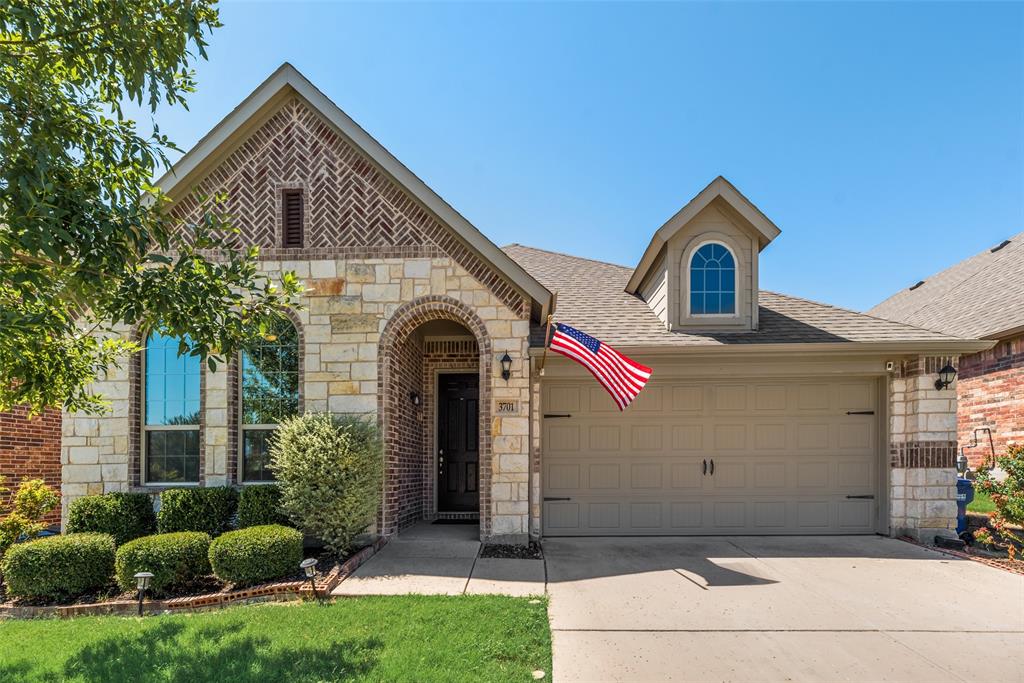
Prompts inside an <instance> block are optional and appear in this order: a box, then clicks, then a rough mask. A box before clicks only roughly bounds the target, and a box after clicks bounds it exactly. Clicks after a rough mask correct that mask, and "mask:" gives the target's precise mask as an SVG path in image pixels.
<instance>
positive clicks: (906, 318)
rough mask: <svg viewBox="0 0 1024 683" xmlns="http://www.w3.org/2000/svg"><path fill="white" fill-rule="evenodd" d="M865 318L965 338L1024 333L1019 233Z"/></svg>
mask: <svg viewBox="0 0 1024 683" xmlns="http://www.w3.org/2000/svg"><path fill="white" fill-rule="evenodd" d="M868 313H870V314H871V315H877V316H879V317H880V318H886V319H889V320H899V321H901V322H906V323H910V324H912V325H919V326H921V327H927V328H929V329H932V330H940V331H943V332H946V333H948V334H955V335H960V336H965V337H980V338H986V339H1000V338H1004V337H1007V336H1010V335H1013V334H1016V333H1018V332H1024V232H1021V233H1018V234H1016V235H1014V236H1013V237H1011V238H1010V239H1009V240H1005V241H1003V242H1000V244H998V245H995V246H994V247H992V248H990V249H986V250H985V251H983V252H981V253H980V254H975V255H974V256H972V257H970V258H968V259H965V260H963V261H961V262H960V263H957V264H956V265H954V266H952V267H950V268H947V269H946V270H944V271H942V272H941V273H936V274H935V275H932V276H931V277H929V278H927V279H926V280H924V281H923V282H922V283H918V284H916V285H914V286H912V287H909V288H907V289H904V290H902V291H899V292H897V293H896V294H893V295H892V296H891V297H889V298H888V299H886V300H885V301H883V302H882V303H880V304H878V305H877V306H875V307H874V308H872V309H871V310H870V311H868Z"/></svg>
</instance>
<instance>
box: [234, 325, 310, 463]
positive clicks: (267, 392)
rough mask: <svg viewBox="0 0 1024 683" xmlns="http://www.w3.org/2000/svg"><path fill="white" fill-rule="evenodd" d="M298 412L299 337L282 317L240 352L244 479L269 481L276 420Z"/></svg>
mask: <svg viewBox="0 0 1024 683" xmlns="http://www.w3.org/2000/svg"><path fill="white" fill-rule="evenodd" d="M298 411H299V339H298V333H297V332H296V330H295V326H294V325H292V324H291V322H290V321H288V320H284V319H282V320H281V321H279V322H278V323H277V324H276V325H275V326H274V327H273V328H271V330H270V331H269V332H268V334H266V335H265V336H264V338H263V339H262V340H260V342H259V343H258V344H253V345H251V346H249V347H248V348H246V349H245V350H244V351H242V372H241V418H242V419H241V420H240V422H241V431H242V433H241V438H240V440H239V441H240V444H241V448H240V460H241V466H240V468H239V471H240V473H241V479H242V481H245V482H259V481H272V480H273V478H274V475H273V473H272V472H271V471H270V441H271V439H272V437H273V434H274V430H275V429H276V428H277V425H278V423H280V422H281V421H282V420H284V419H285V418H287V417H291V416H292V415H295V414H296V413H297V412H298Z"/></svg>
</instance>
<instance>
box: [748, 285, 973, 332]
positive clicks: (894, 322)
mask: <svg viewBox="0 0 1024 683" xmlns="http://www.w3.org/2000/svg"><path fill="white" fill-rule="evenodd" d="M761 291H762V292H765V293H767V294H774V295H775V296H778V297H782V298H783V299H794V300H796V301H804V302H807V303H809V304H815V305H816V306H824V307H825V308H831V309H833V310H836V311H843V312H844V313H853V314H854V315H859V316H863V317H865V318H871V319H872V320H878V321H879V322H883V323H888V324H890V325H899V326H900V327H907V328H910V329H912V330H921V331H922V332H931V333H932V334H941V335H942V336H944V337H949V338H950V339H970V337H957V336H955V335H951V334H949V333H948V332H943V331H941V330H933V329H931V328H928V327H921V326H920V325H911V324H910V323H905V322H902V321H900V320H890V319H888V318H882V317H879V316H877V315H872V314H870V313H865V312H863V311H855V310H853V309H852V308H843V307H842V306H836V305H835V304H829V303H825V302H824V301H815V300H814V299H807V298H805V297H802V296H793V295H792V294H783V293H781V292H773V291H770V290H767V289H762V290H761Z"/></svg>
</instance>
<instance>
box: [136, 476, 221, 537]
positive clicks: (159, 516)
mask: <svg viewBox="0 0 1024 683" xmlns="http://www.w3.org/2000/svg"><path fill="white" fill-rule="evenodd" d="M237 508H238V490H237V489H235V488H233V487H231V486H212V487H196V488H187V489H186V488H180V489H167V490H165V491H164V492H163V493H161V494H160V511H159V512H157V513H156V525H157V530H158V531H159V532H160V533H161V534H168V533H172V532H175V531H202V532H204V533H207V534H210V535H211V536H217V535H218V534H221V533H224V532H225V531H227V530H228V529H229V528H231V520H232V518H233V517H234V516H235V511H236V509H237Z"/></svg>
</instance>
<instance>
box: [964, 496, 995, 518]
mask: <svg viewBox="0 0 1024 683" xmlns="http://www.w3.org/2000/svg"><path fill="white" fill-rule="evenodd" d="M995 509H996V504H995V503H993V502H992V499H991V498H989V497H988V495H987V494H984V493H980V492H978V491H975V492H974V500H972V501H971V502H970V503H968V504H967V511H968V512H981V513H983V514H988V513H989V512H995Z"/></svg>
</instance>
